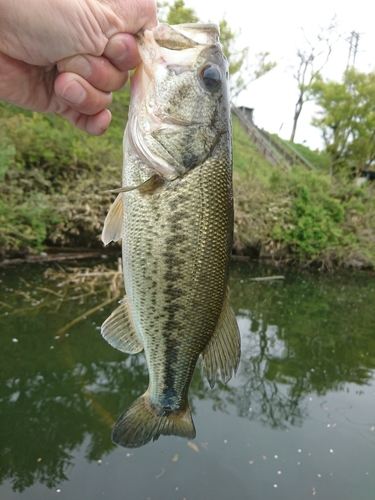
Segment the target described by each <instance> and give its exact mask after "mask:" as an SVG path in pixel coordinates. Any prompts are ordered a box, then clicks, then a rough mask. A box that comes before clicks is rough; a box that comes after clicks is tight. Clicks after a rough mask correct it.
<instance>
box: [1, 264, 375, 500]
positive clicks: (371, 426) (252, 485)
mask: <svg viewBox="0 0 375 500" xmlns="http://www.w3.org/2000/svg"><path fill="white" fill-rule="evenodd" d="M45 269H46V268H45V267H39V266H34V267H18V268H13V269H3V270H1V271H0V279H1V283H0V315H1V316H0V360H1V361H0V379H1V380H0V498H1V500H16V499H18V498H21V499H22V500H26V499H27V500H34V499H35V500H36V499H38V500H39V499H50V498H57V499H60V498H61V499H75V498H79V499H80V500H86V499H90V500H96V499H102V498H109V499H116V500H117V499H134V500H138V499H142V500H147V499H150V500H164V499H176V500H183V499H186V500H195V499H215V500H221V499H223V500H224V499H225V500H228V498H230V499H232V500H236V499H245V498H246V499H251V500H269V499H275V500H305V499H307V498H310V497H315V498H320V499H324V500H327V499H330V500H346V499H348V500H349V499H350V500H354V499H355V500H374V499H375V382H374V376H375V310H374V309H375V276H374V274H371V273H360V272H356V273H339V274H334V275H323V274H319V273H311V272H309V273H308V272H305V271H296V270H290V269H283V270H280V269H272V268H270V267H262V266H259V265H256V264H250V263H247V262H246V263H245V262H235V263H233V265H232V270H231V279H230V287H231V297H232V302H233V306H234V309H235V312H236V316H237V318H238V323H239V326H240V329H241V336H242V346H243V347H242V360H241V364H240V368H239V370H238V374H237V376H236V378H234V379H232V380H231V381H230V382H229V384H228V385H227V386H223V385H222V384H220V383H219V384H217V386H216V387H215V388H214V389H212V390H211V389H210V388H209V386H208V383H207V382H206V380H205V379H204V378H203V376H202V374H201V372H200V370H199V369H197V370H196V372H195V375H194V379H193V382H192V386H191V388H190V404H191V407H192V411H193V417H194V422H195V426H196V430H197V437H196V439H195V440H194V441H191V442H190V441H187V440H185V439H181V438H177V437H161V438H160V439H159V440H158V441H156V442H155V443H150V444H148V445H146V446H144V447H143V448H139V449H125V448H120V447H117V446H116V445H114V444H113V443H112V442H111V439H110V434H111V429H112V426H113V424H114V422H115V421H116V420H117V418H118V416H119V415H120V414H121V413H122V412H123V410H124V409H125V408H126V407H127V406H128V405H129V404H130V403H131V402H132V401H133V400H134V399H135V398H136V397H137V396H138V395H140V394H142V393H143V392H144V390H145V389H146V387H147V381H148V372H147V367H146V365H145V360H144V357H143V355H142V354H140V355H136V356H127V355H124V354H122V353H121V352H119V351H116V350H115V349H113V348H112V347H110V346H109V345H108V344H107V343H106V342H105V341H104V340H103V339H102V338H101V335H100V333H99V327H100V324H101V323H102V321H103V320H104V319H105V318H106V317H107V316H108V314H109V313H110V312H111V310H112V309H113V308H114V304H115V303H113V304H111V305H108V306H107V307H104V308H98V309H97V310H95V311H94V312H93V313H92V314H88V311H90V310H91V309H93V308H94V309H95V307H97V306H98V304H99V305H100V302H101V301H103V297H102V296H97V295H92V294H91V295H90V294H87V295H86V297H84V296H83V297H80V298H79V299H77V297H78V296H79V291H77V294H78V295H77V297H70V299H71V300H67V301H61V299H60V298H59V296H58V293H56V291H55V296H54V295H53V293H52V292H51V293H47V292H46V290H47V289H52V285H51V284H50V282H48V280H46V279H45V278H44V277H43V274H44V272H45ZM275 274H277V275H280V274H283V275H284V277H285V279H283V280H275V281H254V280H253V278H255V277H267V276H270V275H275ZM77 288H79V287H77ZM43 290H44V292H43ZM43 293H45V294H46V293H47V295H44V298H41V297H42V294H43ZM34 296H35V300H34V301H31V302H30V297H31V298H33V297H34ZM74 299H75V300H74ZM41 305H43V307H41ZM85 315H86V317H84V316H85ZM80 316H83V319H82V320H81V321H76V322H75V323H74V320H75V319H77V318H79V317H80ZM69 323H71V326H70V327H68V328H66V325H68V326H69Z"/></svg>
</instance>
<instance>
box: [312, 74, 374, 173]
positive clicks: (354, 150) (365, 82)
mask: <svg viewBox="0 0 375 500" xmlns="http://www.w3.org/2000/svg"><path fill="white" fill-rule="evenodd" d="M313 94H314V96H315V99H316V102H317V104H318V105H319V106H320V107H321V108H322V110H323V111H322V115H321V116H320V117H316V118H314V120H313V125H315V126H316V127H318V128H320V130H321V131H322V135H323V139H324V141H325V144H326V148H327V153H328V154H329V155H330V157H331V159H332V162H333V165H334V168H335V169H336V171H337V170H339V169H340V170H342V169H344V170H346V172H347V171H348V169H349V168H350V167H352V166H355V167H357V169H360V168H365V167H368V166H370V165H371V164H372V163H373V162H374V161H375V72H371V73H361V72H358V71H356V70H355V69H349V70H347V71H346V72H345V73H344V75H343V80H342V82H335V81H323V79H322V78H319V79H318V80H317V81H316V82H315V84H314V86H313Z"/></svg>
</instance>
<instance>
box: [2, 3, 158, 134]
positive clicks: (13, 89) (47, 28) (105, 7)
mask: <svg viewBox="0 0 375 500" xmlns="http://www.w3.org/2000/svg"><path fill="white" fill-rule="evenodd" d="M156 24H157V19H156V5H155V2H154V0H102V1H99V0H55V1H54V2H50V0H26V2H23V3H22V6H21V4H20V3H19V2H8V0H0V99H3V100H5V101H8V102H10V103H12V104H15V105H16V106H20V107H23V108H26V109H32V110H34V111H39V112H42V113H50V112H57V113H59V114H61V115H62V116H64V117H65V118H66V119H67V120H69V121H70V122H71V123H72V124H73V125H75V126H76V127H78V128H81V129H82V130H85V131H86V132H88V133H90V134H92V135H101V134H102V133H104V132H105V130H106V129H107V128H108V126H109V123H110V120H111V115H110V112H109V111H108V109H107V108H108V106H109V105H110V103H111V100H112V95H111V92H112V91H115V90H118V89H120V88H121V87H122V86H123V85H124V84H125V83H126V81H127V79H128V71H129V70H130V69H133V68H135V67H136V66H137V65H138V63H139V62H140V59H139V55H138V50H137V46H136V42H135V39H134V37H133V36H132V35H131V33H136V32H137V31H139V29H141V28H151V27H153V26H155V25H156Z"/></svg>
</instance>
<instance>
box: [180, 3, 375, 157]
mask: <svg viewBox="0 0 375 500" xmlns="http://www.w3.org/2000/svg"><path fill="white" fill-rule="evenodd" d="M185 5H186V6H188V7H192V8H194V10H195V11H196V12H197V15H198V16H199V18H200V19H201V20H202V21H206V22H207V21H209V20H210V21H212V22H219V21H220V19H222V18H223V16H225V19H226V20H227V21H228V23H229V26H230V27H231V28H232V29H236V30H238V29H240V30H241V36H240V39H239V40H240V43H239V46H240V47H245V46H248V47H249V48H250V54H256V53H258V52H262V51H268V52H270V54H271V59H272V60H274V61H276V62H277V63H278V66H277V68H276V69H274V70H272V72H270V73H269V74H268V75H266V76H265V77H263V78H261V79H260V80H258V81H256V82H254V83H252V84H251V85H250V87H249V89H248V90H247V91H246V92H244V93H243V94H242V95H241V96H240V97H239V99H238V100H237V104H238V105H245V106H248V107H251V108H254V121H255V123H256V124H257V125H258V126H259V127H263V128H264V129H265V130H267V131H269V132H276V133H279V134H280V135H281V136H282V137H284V138H286V139H289V137H290V133H291V129H292V118H293V112H294V104H295V101H296V97H297V89H296V80H294V79H293V66H295V65H296V62H297V59H296V55H295V54H296V48H297V47H298V46H301V45H302V41H303V35H302V30H301V28H303V29H304V30H305V33H306V35H307V37H308V38H309V40H311V41H313V40H314V39H316V35H317V33H318V31H319V26H327V25H328V24H329V23H330V21H331V19H332V18H333V17H334V16H335V15H336V17H337V20H338V23H339V28H338V29H339V31H340V32H341V33H342V34H343V37H342V39H341V40H340V41H339V42H337V43H336V44H335V46H334V48H333V52H332V56H331V59H330V62H329V64H328V65H327V67H326V68H325V70H324V71H323V75H325V76H327V77H329V78H332V79H335V80H340V79H341V76H342V73H343V71H344V70H345V68H346V64H347V60H348V54H349V42H348V38H349V36H350V33H351V32H352V31H356V32H358V33H360V39H359V45H358V53H357V56H356V65H355V66H356V68H357V69H358V70H361V71H370V70H372V69H375V15H374V13H375V4H374V5H372V2H370V0H356V1H353V2H350V3H349V2H348V1H345V0H315V1H314V2H302V1H301V0H284V1H283V2H281V1H280V0H278V1H276V0H268V1H263V2H261V1H258V2H246V3H245V1H244V0H226V1H224V0H215V1H213V0H210V1H207V0H206V1H205V0H185ZM245 6H246V7H245ZM316 111H317V109H316V107H315V106H314V105H313V104H310V103H308V104H306V108H304V110H303V111H302V114H301V118H300V122H299V128H298V129H297V135H296V142H303V141H306V143H307V144H308V145H309V146H310V147H312V148H319V147H321V146H322V141H321V139H320V134H319V131H318V130H317V129H315V128H314V127H312V126H310V121H311V117H312V116H313V114H314V113H316Z"/></svg>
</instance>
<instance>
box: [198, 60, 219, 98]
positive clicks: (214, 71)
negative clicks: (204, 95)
mask: <svg viewBox="0 0 375 500" xmlns="http://www.w3.org/2000/svg"><path fill="white" fill-rule="evenodd" d="M200 79H201V81H202V83H203V85H204V87H205V88H206V89H207V90H209V91H210V92H215V91H216V90H218V89H219V88H220V86H221V82H222V76H221V71H220V70H219V68H218V67H217V66H213V65H212V64H208V65H207V66H204V67H203V68H202V70H201V72H200Z"/></svg>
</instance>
